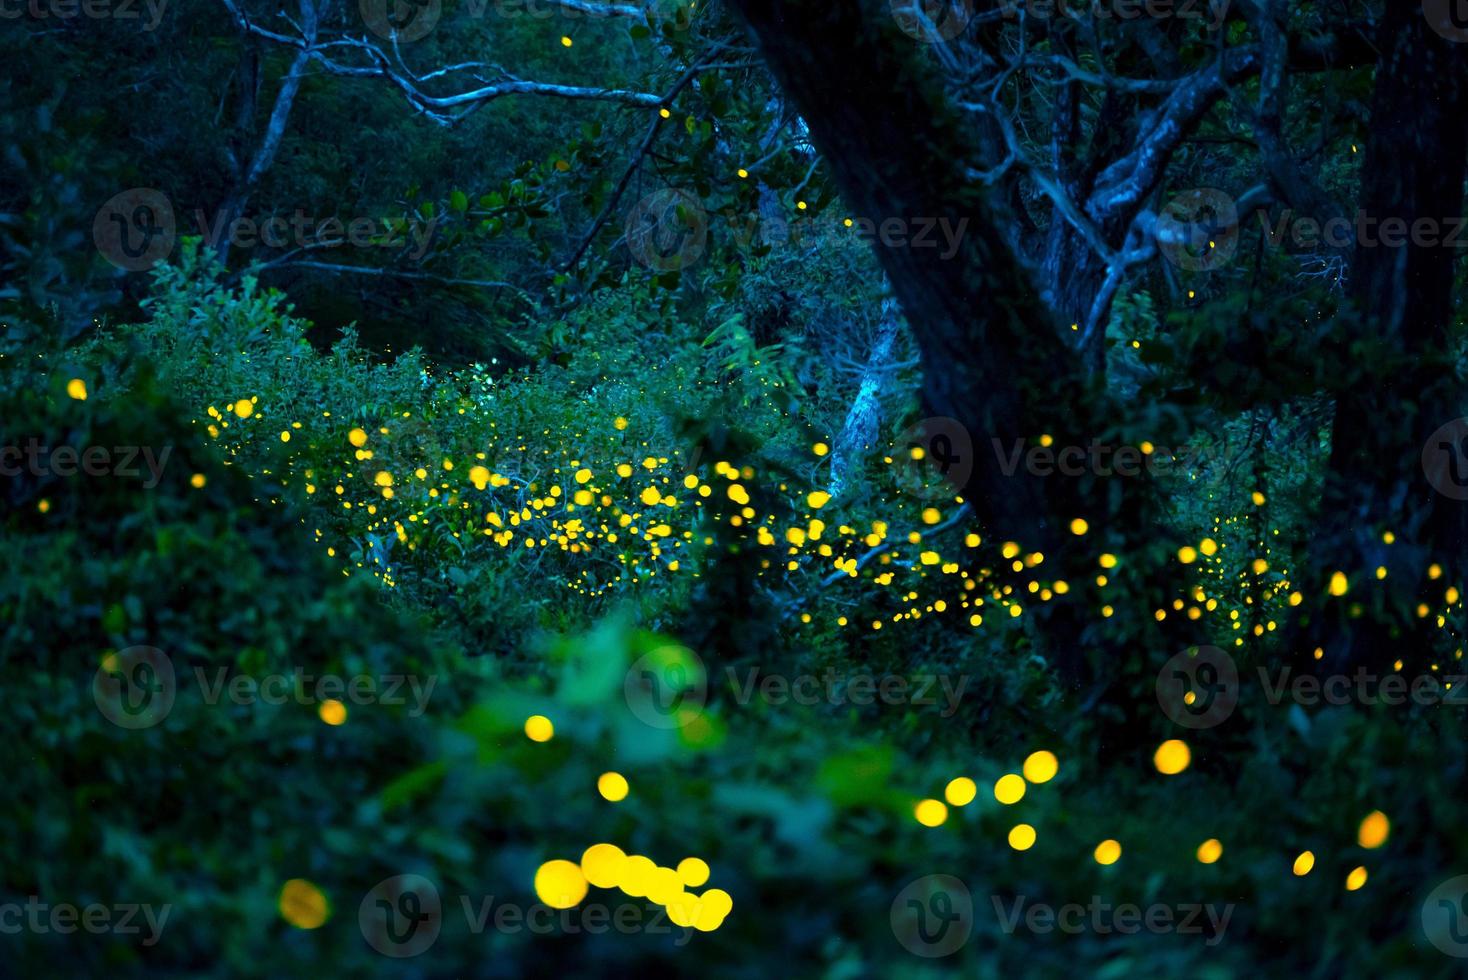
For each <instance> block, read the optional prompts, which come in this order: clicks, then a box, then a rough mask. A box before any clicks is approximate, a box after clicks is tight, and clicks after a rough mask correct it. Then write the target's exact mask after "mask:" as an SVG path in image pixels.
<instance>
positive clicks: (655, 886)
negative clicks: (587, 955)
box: [534, 843, 734, 932]
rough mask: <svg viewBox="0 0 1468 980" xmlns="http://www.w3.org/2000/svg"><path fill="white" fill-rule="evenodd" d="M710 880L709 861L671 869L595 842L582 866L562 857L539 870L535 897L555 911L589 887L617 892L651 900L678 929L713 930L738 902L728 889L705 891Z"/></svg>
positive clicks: (581, 896)
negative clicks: (693, 889)
mask: <svg viewBox="0 0 1468 980" xmlns="http://www.w3.org/2000/svg"><path fill="white" fill-rule="evenodd" d="M708 880H709V866H708V862H706V861H704V860H703V859H702V858H697V857H686V858H684V859H683V860H681V861H679V862H678V864H677V866H676V867H672V868H665V867H662V866H660V865H658V864H657V862H655V861H653V860H652V858H649V857H646V856H644V855H641V854H627V853H626V852H624V851H623V850H622V849H621V848H620V847H618V846H617V845H615V844H607V843H601V844H593V845H591V846H590V847H588V848H587V849H586V850H585V851H584V852H582V855H581V860H580V862H579V863H578V862H575V861H567V860H564V859H560V858H557V859H555V860H551V861H547V862H545V863H544V864H542V865H541V866H540V867H539V869H537V870H536V872H535V883H534V884H535V894H536V897H538V898H539V899H540V900H541V901H542V902H544V903H545V904H546V905H549V906H550V907H551V908H557V909H568V908H573V907H574V906H576V905H579V904H580V903H581V901H582V900H583V899H585V898H586V894H587V891H588V886H590V885H595V886H596V887H597V888H616V889H620V890H621V891H622V893H623V894H625V895H628V896H630V897H632V898H645V899H647V900H648V901H650V902H652V903H653V904H655V905H661V906H663V907H664V908H665V909H667V912H668V919H669V920H670V921H671V922H672V923H673V924H674V925H676V926H682V927H684V928H693V929H697V930H699V931H700V932H713V931H714V930H715V929H717V928H719V926H721V925H723V924H724V919H725V918H727V917H728V915H729V913H730V912H732V911H733V910H734V900H733V899H732V898H730V897H729V893H728V892H726V891H724V890H723V889H722V888H710V889H707V890H706V891H704V892H702V893H694V892H691V891H689V890H688V889H690V888H700V887H702V886H703V885H705V884H707V882H708Z"/></svg>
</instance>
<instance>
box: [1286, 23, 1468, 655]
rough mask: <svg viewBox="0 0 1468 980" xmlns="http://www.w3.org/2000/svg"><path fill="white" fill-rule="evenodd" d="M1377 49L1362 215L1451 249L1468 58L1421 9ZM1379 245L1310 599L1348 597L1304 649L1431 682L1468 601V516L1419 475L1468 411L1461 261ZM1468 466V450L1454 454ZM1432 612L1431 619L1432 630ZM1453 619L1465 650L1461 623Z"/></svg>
mask: <svg viewBox="0 0 1468 980" xmlns="http://www.w3.org/2000/svg"><path fill="white" fill-rule="evenodd" d="M1378 46H1379V48H1380V52H1381V59H1380V66H1379V68H1378V71H1377V82H1376V91H1375V96H1374V99H1373V103H1372V111H1371V138H1370V141H1369V143H1368V146H1367V151H1366V161H1365V166H1364V170H1363V177H1362V182H1363V184H1362V194H1361V211H1362V213H1363V214H1364V215H1366V216H1367V217H1369V218H1372V219H1376V220H1377V221H1378V222H1379V221H1381V220H1384V219H1386V218H1389V217H1391V218H1400V219H1404V220H1405V222H1406V226H1407V227H1408V229H1409V230H1410V228H1411V227H1412V225H1413V223H1414V222H1416V221H1418V220H1419V219H1430V220H1432V221H1434V222H1436V224H1437V228H1438V233H1439V235H1440V236H1446V234H1447V233H1448V231H1449V230H1450V229H1451V228H1452V227H1453V225H1452V223H1453V222H1454V221H1457V220H1459V219H1460V218H1461V216H1462V214H1463V177H1464V169H1465V147H1468V110H1465V105H1468V46H1465V45H1463V44H1455V43H1452V42H1449V41H1447V40H1445V39H1444V38H1443V37H1442V36H1440V35H1439V34H1438V33H1437V32H1436V31H1434V30H1433V29H1432V28H1431V26H1430V25H1429V23H1428V20H1427V18H1426V17H1425V16H1424V15H1423V11H1422V10H1421V9H1420V7H1419V5H1418V4H1398V3H1390V4H1387V8H1386V13H1385V16H1384V19H1383V22H1382V24H1381V33H1380V38H1379V42H1378ZM1383 232H1384V229H1382V228H1381V227H1380V225H1377V227H1376V228H1375V229H1374V230H1373V231H1372V236H1373V237H1372V238H1371V239H1366V240H1363V241H1359V242H1358V243H1357V245H1356V255H1355V262H1354V266H1353V269H1352V281H1351V287H1350V291H1351V295H1352V297H1353V298H1354V300H1355V301H1356V304H1357V306H1358V307H1359V308H1360V310H1361V311H1362V313H1363V314H1364V315H1365V316H1366V318H1367V321H1366V325H1367V331H1366V333H1365V335H1364V336H1363V337H1362V338H1361V339H1359V340H1357V341H1356V343H1357V350H1358V351H1372V350H1373V349H1375V350H1384V351H1385V354H1384V355H1381V356H1372V355H1369V354H1368V355H1363V358H1362V359H1363V361H1368V362H1369V363H1363V365H1362V369H1363V372H1364V377H1363V379H1362V380H1361V381H1360V383H1357V384H1355V385H1352V386H1351V387H1350V388H1349V389H1348V390H1346V391H1344V392H1343V393H1342V394H1341V395H1340V396H1339V397H1338V399H1337V403H1336V414H1335V421H1334V425H1333V429H1332V443H1331V455H1330V465H1329V469H1328V472H1327V474H1326V484H1325V489H1324V495H1323V500H1322V514H1321V517H1320V523H1319V531H1318V535H1317V539H1316V546H1315V549H1314V553H1313V555H1312V566H1313V567H1312V573H1313V574H1312V578H1313V582H1312V585H1313V587H1314V588H1315V589H1316V590H1317V592H1316V595H1317V596H1318V597H1320V599H1321V600H1322V601H1324V597H1325V596H1326V595H1327V593H1328V584H1329V582H1330V580H1331V577H1332V576H1333V575H1334V573H1335V572H1337V571H1340V572H1343V573H1345V574H1346V576H1347V579H1348V581H1349V583H1350V588H1349V591H1348V592H1347V593H1346V595H1345V596H1343V597H1341V598H1340V599H1337V600H1335V601H1330V602H1326V604H1325V608H1324V612H1323V613H1322V614H1321V615H1320V616H1319V617H1318V618H1317V621H1316V622H1315V623H1314V624H1313V626H1312V629H1311V630H1310V631H1309V633H1308V634H1307V635H1308V636H1309V637H1310V638H1311V640H1312V641H1313V642H1312V643H1310V644H1305V646H1311V647H1313V646H1319V647H1320V648H1322V649H1323V651H1324V657H1323V658H1322V660H1321V661H1320V663H1321V665H1322V667H1323V668H1324V669H1327V670H1332V671H1334V670H1339V669H1344V668H1345V667H1346V666H1347V665H1349V666H1350V667H1351V668H1352V669H1354V668H1355V667H1358V666H1367V667H1370V668H1372V669H1374V670H1378V671H1385V670H1389V669H1390V665H1391V664H1392V663H1393V662H1394V661H1396V660H1398V659H1403V660H1405V661H1407V663H1408V664H1412V665H1413V667H1415V668H1417V669H1420V670H1425V669H1426V668H1427V667H1428V666H1430V663H1416V662H1415V661H1417V660H1428V661H1432V652H1433V650H1434V649H1441V646H1442V643H1443V642H1444V637H1443V633H1442V631H1441V630H1440V629H1439V627H1438V625H1437V616H1438V615H1439V614H1442V613H1443V612H1444V610H1445V606H1446V603H1445V602H1444V594H1445V593H1446V591H1447V589H1448V587H1449V586H1450V585H1453V586H1456V587H1458V588H1462V585H1463V578H1462V572H1463V568H1464V548H1465V544H1468V539H1465V535H1464V526H1465V525H1464V517H1465V513H1468V504H1465V503H1463V502H1461V501H1459V500H1455V499H1452V498H1451V497H1449V496H1447V495H1444V494H1443V493H1441V492H1439V490H1438V489H1436V488H1435V486H1434V482H1435V479H1434V478H1430V477H1429V475H1428V473H1427V472H1426V470H1425V469H1424V462H1423V460H1424V456H1423V453H1424V447H1425V446H1427V443H1428V441H1429V438H1430V437H1431V436H1432V435H1433V433H1434V432H1435V431H1436V430H1438V429H1439V427H1441V426H1442V425H1444V424H1445V423H1447V422H1449V421H1451V420H1453V419H1456V418H1458V417H1460V416H1462V415H1463V414H1464V413H1465V411H1468V402H1465V399H1464V390H1463V387H1462V384H1461V381H1460V380H1459V379H1458V378H1457V376H1456V372H1455V370H1454V365H1453V364H1452V363H1451V359H1450V357H1449V353H1450V351H1449V344H1450V341H1449V328H1450V326H1451V324H1452V320H1453V283H1454V275H1455V264H1456V261H1457V258H1458V256H1460V255H1461V254H1462V253H1461V248H1454V247H1451V246H1448V245H1443V244H1440V243H1438V244H1428V243H1426V242H1425V241H1417V242H1414V241H1412V240H1411V235H1410V234H1409V235H1408V240H1407V241H1406V242H1405V243H1404V244H1401V245H1399V246H1397V247H1388V246H1387V245H1385V244H1384V243H1383V242H1382V241H1381V236H1382V234H1383ZM1462 434H1463V435H1468V432H1464V433H1462ZM1465 451H1468V446H1463V445H1461V443H1460V444H1458V445H1456V446H1454V447H1453V448H1452V449H1451V450H1448V452H1454V453H1459V454H1461V453H1463V452H1465ZM1431 452H1432V453H1434V454H1437V453H1439V452H1440V448H1439V447H1432V448H1431ZM1462 461H1463V460H1459V462H1462ZM1447 476H1448V474H1446V473H1444V474H1439V478H1438V479H1441V478H1446V477H1447ZM1388 532H1390V533H1391V534H1392V535H1393V536H1394V537H1395V543H1393V544H1390V545H1388V544H1387V543H1386V542H1385V541H1384V540H1383V538H1384V536H1385V535H1386V534H1387V533H1388ZM1432 564H1438V565H1440V566H1441V568H1442V569H1443V573H1442V574H1441V575H1440V576H1439V577H1436V578H1433V577H1430V576H1429V574H1428V569H1429V567H1430V566H1431V565H1432ZM1379 566H1384V567H1386V568H1387V570H1388V574H1387V578H1386V579H1385V580H1384V581H1377V580H1376V578H1375V569H1376V568H1377V567H1379ZM1422 603H1425V604H1426V605H1427V606H1428V608H1429V610H1430V612H1429V614H1428V615H1427V616H1425V617H1424V616H1421V615H1419V605H1420V604H1422ZM1450 618H1454V617H1452V616H1451V615H1450ZM1455 618H1456V619H1457V620H1458V622H1457V624H1456V626H1455V628H1454V632H1456V633H1457V635H1458V640H1457V642H1458V644H1460V645H1461V643H1462V633H1463V630H1462V625H1463V624H1462V615H1461V612H1460V613H1458V614H1456V617H1455ZM1449 625H1450V626H1454V624H1452V623H1449ZM1432 662H1436V661H1432ZM1404 667H1405V669H1408V670H1411V669H1413V667H1406V665H1404Z"/></svg>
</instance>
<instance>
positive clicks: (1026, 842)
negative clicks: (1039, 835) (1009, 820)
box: [1009, 823, 1035, 851]
mask: <svg viewBox="0 0 1468 980" xmlns="http://www.w3.org/2000/svg"><path fill="white" fill-rule="evenodd" d="M1009 846H1010V847H1012V848H1014V849H1015V850H1016V851H1028V850H1029V849H1030V848H1032V847H1034V846H1035V828H1034V827H1031V826H1030V825H1029V824H1027V823H1019V824H1015V825H1014V826H1013V827H1011V828H1010V830H1009Z"/></svg>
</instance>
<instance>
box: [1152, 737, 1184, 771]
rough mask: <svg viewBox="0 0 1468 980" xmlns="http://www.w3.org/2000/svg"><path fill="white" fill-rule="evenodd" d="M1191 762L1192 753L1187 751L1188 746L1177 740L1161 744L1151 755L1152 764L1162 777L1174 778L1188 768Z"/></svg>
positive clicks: (1172, 739) (1171, 739) (1169, 740)
mask: <svg viewBox="0 0 1468 980" xmlns="http://www.w3.org/2000/svg"><path fill="white" fill-rule="evenodd" d="M1192 761H1193V753H1192V752H1191V751H1189V750H1188V744H1187V743H1186V742H1184V741H1183V740H1182V739H1178V738H1170V739H1168V740H1167V741H1165V742H1163V743H1162V744H1161V745H1159V746H1157V751H1156V752H1155V753H1153V755H1152V764H1153V765H1154V766H1156V767H1157V771H1158V772H1160V773H1162V774H1163V775H1164V776H1176V775H1177V774H1178V773H1180V772H1182V771H1183V770H1184V769H1186V768H1188V764H1189V763H1191V762H1192Z"/></svg>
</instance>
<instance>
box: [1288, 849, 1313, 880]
mask: <svg viewBox="0 0 1468 980" xmlns="http://www.w3.org/2000/svg"><path fill="white" fill-rule="evenodd" d="M1314 867H1315V852H1314V851H1301V852H1300V856H1299V857H1297V858H1295V865H1294V868H1293V871H1294V872H1295V876H1296V877H1298V878H1303V877H1305V875H1307V874H1309V873H1310V871H1311V870H1312V869H1313V868H1314Z"/></svg>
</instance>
